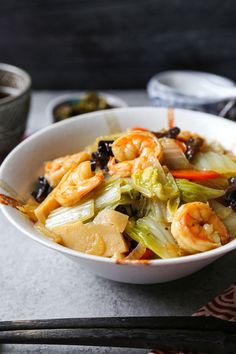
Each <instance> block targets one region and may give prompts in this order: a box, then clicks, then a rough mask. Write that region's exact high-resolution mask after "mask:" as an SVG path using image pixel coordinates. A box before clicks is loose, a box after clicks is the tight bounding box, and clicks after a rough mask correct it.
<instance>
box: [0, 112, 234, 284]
mask: <svg viewBox="0 0 236 354" xmlns="http://www.w3.org/2000/svg"><path fill="white" fill-rule="evenodd" d="M174 116H175V125H176V126H178V127H180V128H181V129H189V130H191V131H193V132H197V133H200V134H202V135H204V136H205V137H206V138H208V139H217V140H218V141H220V142H221V143H222V144H223V145H224V146H225V148H227V149H231V150H232V149H235V147H236V138H235V136H236V134H235V133H236V125H235V123H233V122H231V121H228V120H225V119H223V118H219V117H216V116H212V115H209V114H206V113H199V112H193V111H187V110H180V109H176V110H175V113H174ZM132 126H144V127H146V128H149V129H152V130H159V129H161V128H163V127H167V110H166V109H165V108H153V107H134V108H120V109H114V110H109V111H100V112H94V113H89V114H85V115H83V116H79V117H76V118H71V119H68V120H65V121H63V122H60V123H56V124H54V125H52V126H49V127H47V128H46V129H43V130H41V131H40V132H38V133H36V134H34V135H32V136H31V137H29V138H28V139H26V140H25V141H24V142H22V143H21V144H20V145H18V146H17V147H16V148H15V149H14V150H13V151H12V152H11V153H10V154H9V155H8V157H7V158H6V159H5V161H4V162H3V164H2V166H1V169H0V179H1V180H3V181H5V182H7V184H8V185H10V186H11V187H12V188H13V189H14V190H15V191H17V192H18V193H19V194H20V195H22V196H24V197H27V196H29V195H30V192H31V191H32V188H33V184H34V182H35V180H36V178H37V177H38V176H39V175H40V173H42V166H43V162H44V161H45V160H48V159H52V158H55V157H58V156H61V155H65V154H69V153H74V152H76V151H78V150H80V149H82V148H83V147H84V146H85V145H87V144H89V143H91V142H93V140H94V139H95V138H96V137H97V136H99V135H103V134H108V133H113V132H114V130H117V129H121V130H124V129H127V128H129V127H132ZM1 210H2V211H3V213H4V214H5V216H6V217H7V218H8V219H9V221H10V222H11V223H12V224H14V225H15V226H16V227H17V228H18V230H20V231H21V232H23V233H24V234H26V235H27V236H29V237H30V238H32V239H34V240H35V241H37V242H39V243H41V244H43V245H45V246H47V247H50V248H52V249H54V250H56V251H58V252H61V253H62V254H64V255H65V256H68V257H70V258H71V259H72V260H73V261H74V262H77V263H79V264H81V265H83V266H85V267H87V268H88V269H89V270H91V271H92V272H94V273H96V274H98V275H100V276H103V277H105V278H108V279H112V280H116V281H120V282H127V283H137V284H151V283H160V282H167V281H170V280H174V279H178V278H182V277H184V276H186V275H188V274H191V273H194V272H196V271H197V270H199V269H201V268H203V267H205V266H206V265H207V264H209V263H211V262H213V261H214V260H216V259H217V258H219V257H220V256H222V255H224V254H225V253H227V252H229V251H231V250H233V249H235V248H236V240H233V241H231V242H230V243H228V244H226V245H225V246H222V247H220V248H217V249H214V250H211V251H208V252H204V253H199V254H196V255H191V256H185V257H180V258H172V259H164V260H162V259H161V260H153V261H151V262H150V263H149V264H148V265H145V264H129V265H128V264H117V263H116V262H115V261H114V260H112V259H108V258H102V257H97V256H92V255H87V254H83V253H80V252H77V251H73V250H71V249H69V248H65V247H63V246H61V245H58V244H56V243H53V242H52V241H50V240H49V239H48V238H47V237H45V236H43V235H41V234H39V233H38V232H37V231H36V230H35V229H34V227H33V225H32V223H31V222H30V221H28V220H27V219H26V218H25V217H24V216H23V215H22V214H21V213H20V212H18V211H17V210H15V209H12V208H10V207H7V206H3V205H1ZM19 247H20V241H19ZM52 256H53V255H52Z"/></svg>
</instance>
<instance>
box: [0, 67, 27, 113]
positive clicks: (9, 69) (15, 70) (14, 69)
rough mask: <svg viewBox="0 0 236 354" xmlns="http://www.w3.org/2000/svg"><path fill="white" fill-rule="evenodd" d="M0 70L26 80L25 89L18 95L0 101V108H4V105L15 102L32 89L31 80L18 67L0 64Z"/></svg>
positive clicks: (25, 72)
mask: <svg viewBox="0 0 236 354" xmlns="http://www.w3.org/2000/svg"><path fill="white" fill-rule="evenodd" d="M0 70H2V71H4V70H5V71H7V72H10V73H13V74H17V75H19V76H22V77H24V79H26V85H25V87H24V88H23V89H22V90H20V91H19V94H16V96H8V97H6V98H2V99H1V101H0V107H2V106H4V105H5V104H8V103H10V102H12V101H16V100H17V99H19V98H20V97H22V96H23V95H24V94H26V93H28V92H29V91H30V89H31V87H32V80H31V77H30V75H29V74H28V73H27V71H25V70H24V69H21V68H19V67H18V66H14V65H11V64H6V63H0Z"/></svg>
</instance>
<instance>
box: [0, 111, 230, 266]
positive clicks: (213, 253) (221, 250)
mask: <svg viewBox="0 0 236 354" xmlns="http://www.w3.org/2000/svg"><path fill="white" fill-rule="evenodd" d="M127 110H128V111H136V110H143V111H146V110H154V111H157V110H158V111H160V110H162V111H166V112H167V108H165V107H150V106H141V107H138V106H136V107H123V108H114V109H111V111H113V112H114V113H116V112H118V113H119V112H125V111H127ZM174 110H175V111H178V112H180V113H181V111H184V112H189V113H190V114H194V115H203V116H205V118H206V119H213V120H219V121H221V122H222V123H224V124H227V125H230V126H233V125H234V124H235V123H234V122H233V121H229V120H226V119H225V118H222V117H219V116H215V115H212V114H209V113H205V112H196V111H191V110H187V109H182V108H181V109H180V108H174ZM104 112H106V111H96V112H91V113H86V114H81V115H79V116H75V117H72V118H70V119H65V120H63V121H61V122H57V123H54V124H52V125H50V126H47V127H45V128H43V129H41V130H39V131H38V132H36V133H34V134H32V135H31V136H30V137H28V138H27V139H25V140H24V141H22V142H21V143H20V144H19V145H17V146H16V147H15V148H14V149H13V150H12V151H11V152H10V153H9V154H8V155H7V157H6V158H5V159H4V161H3V163H2V165H1V166H0V180H1V177H2V174H3V171H4V168H5V166H7V164H8V161H10V159H11V158H12V156H14V155H15V154H17V153H18V151H19V150H20V149H21V148H22V147H23V146H25V145H28V144H30V143H31V141H32V140H34V139H35V138H36V137H38V136H41V135H43V134H44V133H45V132H47V131H50V130H54V129H55V128H56V127H57V126H58V125H60V126H63V125H67V124H71V123H72V122H73V121H79V120H83V119H91V120H92V119H93V117H94V116H96V115H102V114H103V113H104ZM8 208H9V207H8V206H6V205H2V204H0V210H1V211H2V212H3V214H4V215H5V217H6V218H7V219H8V220H9V221H10V222H11V223H12V224H13V225H14V226H15V227H16V228H17V229H18V230H20V231H21V232H22V233H23V234H25V235H27V236H29V237H30V238H32V239H33V240H35V241H37V242H39V243H41V244H43V245H44V246H46V247H49V248H52V249H54V250H57V251H59V252H61V253H65V254H67V255H70V256H75V257H78V258H83V259H86V260H93V261H97V262H102V263H103V262H104V263H110V264H111V263H112V264H120V262H119V261H118V260H117V259H115V258H106V257H102V256H95V255H90V254H86V253H83V252H79V251H75V250H72V249H70V248H68V247H65V246H62V245H60V244H57V243H55V242H53V241H51V240H49V239H48V238H47V237H46V236H44V235H43V234H41V236H42V238H39V237H38V235H37V234H34V233H33V232H32V233H31V232H28V231H27V230H25V229H24V227H23V226H21V224H20V223H18V222H16V221H15V219H14V217H13V215H11V213H10V212H9V211H8V210H10V209H8ZM49 241H50V242H49ZM234 249H236V239H234V240H231V241H230V242H229V243H227V244H225V245H223V246H220V247H218V248H215V249H213V250H210V251H206V252H202V253H196V254H193V255H187V256H181V257H174V258H165V259H155V260H148V262H147V263H148V265H151V266H161V265H173V264H180V263H191V262H194V261H201V260H206V259H209V260H210V259H211V258H216V257H220V256H222V255H224V254H225V253H228V252H230V251H232V250H234ZM122 263H123V262H122ZM124 264H128V265H134V266H136V265H139V266H141V265H143V263H141V262H140V263H139V262H137V261H125V262H124Z"/></svg>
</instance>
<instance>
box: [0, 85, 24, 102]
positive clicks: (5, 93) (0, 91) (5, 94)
mask: <svg viewBox="0 0 236 354" xmlns="http://www.w3.org/2000/svg"><path fill="white" fill-rule="evenodd" d="M18 94H19V89H17V88H15V87H7V86H1V85H0V103H1V101H2V100H4V99H5V98H10V97H15V96H17V95H18Z"/></svg>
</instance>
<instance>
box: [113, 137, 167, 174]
mask: <svg viewBox="0 0 236 354" xmlns="http://www.w3.org/2000/svg"><path fill="white" fill-rule="evenodd" d="M112 152H113V155H114V157H112V158H111V159H110V161H109V162H108V165H107V167H108V170H109V174H110V175H113V174H118V175H119V176H121V177H129V176H131V174H132V173H134V172H136V171H137V170H138V169H144V168H146V167H149V166H155V161H156V160H160V159H161V157H162V145H161V144H160V142H159V141H158V139H157V138H156V137H155V136H154V135H153V134H152V133H151V132H148V131H131V132H128V133H126V134H124V135H122V136H120V137H119V138H118V139H116V140H115V141H114V143H113V144H112ZM116 161H118V162H117V163H116Z"/></svg>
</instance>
